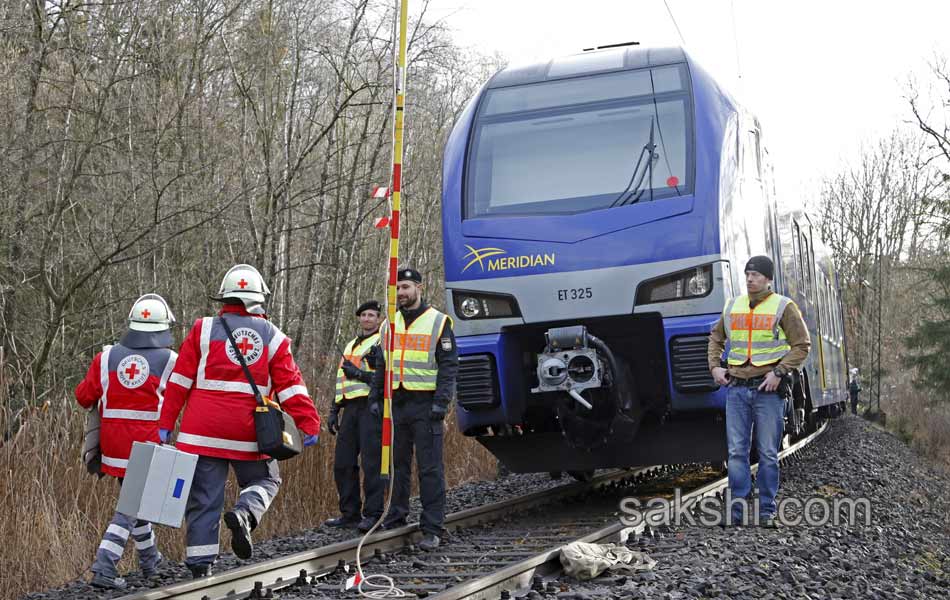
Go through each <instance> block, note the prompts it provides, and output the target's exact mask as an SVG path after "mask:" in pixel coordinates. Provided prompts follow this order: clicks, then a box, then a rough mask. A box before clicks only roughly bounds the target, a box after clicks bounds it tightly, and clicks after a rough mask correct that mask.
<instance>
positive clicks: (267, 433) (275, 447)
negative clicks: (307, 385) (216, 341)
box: [220, 316, 303, 460]
mask: <svg viewBox="0 0 950 600" xmlns="http://www.w3.org/2000/svg"><path fill="white" fill-rule="evenodd" d="M220 319H221V324H222V325H223V326H224V330H225V331H226V332H228V341H229V342H231V348H233V349H234V353H235V354H237V357H238V361H239V362H240V363H241V368H242V369H244V376H245V377H246V378H247V382H248V383H249V384H251V389H252V390H254V398H255V399H256V400H257V407H256V408H255V409H254V429H255V430H256V432H257V448H258V450H259V451H260V452H261V454H266V455H268V456H270V457H271V458H276V459H277V460H286V459H288V458H293V457H295V456H297V455H298V454H300V452H301V451H303V441H302V440H301V439H300V431H298V430H297V425H296V424H295V423H294V419H293V417H291V416H290V415H288V414H287V413H285V412H284V411H282V410H281V409H280V405H279V404H277V403H276V402H273V401H271V400H270V399H268V398H265V397H264V396H263V395H262V394H261V391H260V390H259V389H258V387H257V384H256V383H254V378H253V377H252V376H251V370H250V369H248V368H247V362H246V361H245V360H244V355H243V354H241V351H240V350H239V349H238V347H237V344H236V343H235V341H234V333H233V332H232V331H231V327H230V326H229V325H228V322H227V321H226V320H225V319H224V316H221V317H220Z"/></svg>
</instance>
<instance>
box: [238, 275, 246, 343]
mask: <svg viewBox="0 0 950 600" xmlns="http://www.w3.org/2000/svg"><path fill="white" fill-rule="evenodd" d="M238 287H239V288H241V289H242V290H243V289H244V288H246V287H247V282H246V281H244V278H243V277H242V278H241V281H239V282H238ZM245 354H247V352H245Z"/></svg>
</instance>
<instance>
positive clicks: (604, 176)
mask: <svg viewBox="0 0 950 600" xmlns="http://www.w3.org/2000/svg"><path fill="white" fill-rule="evenodd" d="M689 106H690V105H689V94H688V84H687V74H686V69H685V67H684V66H683V65H673V66H667V67H657V68H653V69H643V70H638V71H624V72H620V73H610V74H606V75H595V76H587V77H579V78H573V79H564V80H558V81H549V82H544V83H535V84H529V85H522V86H513V87H507V88H497V89H490V90H488V91H487V94H486V97H485V98H484V99H483V100H482V104H481V106H480V108H479V114H478V117H477V120H476V123H475V129H474V132H473V137H472V147H471V148H470V150H469V158H468V165H467V172H466V193H465V214H466V217H487V216H495V215H530V214H552V213H575V212H584V211H588V210H595V209H602V208H609V207H612V206H622V205H625V204H632V203H637V202H648V201H652V200H661V199H664V198H670V197H675V196H680V195H683V194H685V193H688V192H689V190H690V188H691V181H690V179H689V177H690V174H691V169H690V168H689V163H690V160H691V156H692V150H691V147H690V144H689V140H690V139H691V137H690V119H689ZM651 149H652V160H651V158H650V155H651V151H650V150H651Z"/></svg>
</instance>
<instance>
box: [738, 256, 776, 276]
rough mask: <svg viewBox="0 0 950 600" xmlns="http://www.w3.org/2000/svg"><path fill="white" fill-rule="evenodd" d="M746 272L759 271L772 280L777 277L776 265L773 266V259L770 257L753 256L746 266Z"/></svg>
mask: <svg viewBox="0 0 950 600" xmlns="http://www.w3.org/2000/svg"><path fill="white" fill-rule="evenodd" d="M743 270H744V271H757V272H759V273H762V274H763V275H765V276H766V277H767V278H768V279H772V278H773V276H774V275H775V265H773V264H772V259H771V258H769V257H768V256H761V255H760V256H753V257H752V258H750V259H749V262H747V263H746V264H745V269H743Z"/></svg>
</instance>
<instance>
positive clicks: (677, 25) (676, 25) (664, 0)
mask: <svg viewBox="0 0 950 600" xmlns="http://www.w3.org/2000/svg"><path fill="white" fill-rule="evenodd" d="M663 6H665V7H666V12H667V14H669V15H670V20H671V21H673V27H675V28H676V35H678V36H680V43H681V44H682V45H683V46H685V45H686V38H684V37H683V32H682V31H680V26H679V23H677V22H676V17H674V16H673V10H672V9H670V4H669V2H667V1H666V0H663Z"/></svg>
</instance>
